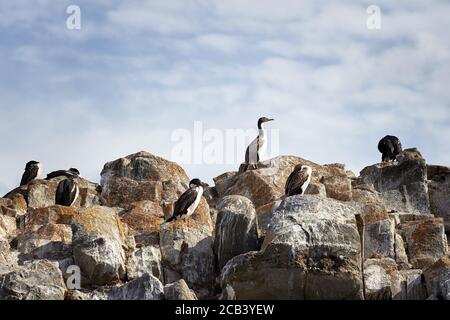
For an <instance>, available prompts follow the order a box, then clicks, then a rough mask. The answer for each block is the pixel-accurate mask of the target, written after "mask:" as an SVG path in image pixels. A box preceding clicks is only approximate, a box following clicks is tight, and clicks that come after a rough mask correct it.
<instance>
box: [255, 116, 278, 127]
mask: <svg viewBox="0 0 450 320" xmlns="http://www.w3.org/2000/svg"><path fill="white" fill-rule="evenodd" d="M273 120H274V119H270V118H267V117H261V118H259V119H258V127H261V125H262V124H263V123H266V122H269V121H273Z"/></svg>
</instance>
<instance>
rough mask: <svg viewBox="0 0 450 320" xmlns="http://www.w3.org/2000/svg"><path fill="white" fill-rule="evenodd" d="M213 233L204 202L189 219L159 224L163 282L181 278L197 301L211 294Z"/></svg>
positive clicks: (213, 275) (213, 265) (213, 264)
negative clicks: (191, 290)
mask: <svg viewBox="0 0 450 320" xmlns="http://www.w3.org/2000/svg"><path fill="white" fill-rule="evenodd" d="M212 231H213V226H212V221H211V217H210V214H209V207H208V204H207V203H206V200H205V199H202V201H201V202H200V204H199V206H198V207H197V209H196V210H195V212H194V213H193V214H192V216H191V217H189V219H186V220H184V219H179V220H176V221H174V222H170V223H166V224H163V225H161V231H160V237H161V239H160V245H161V253H162V262H163V266H164V274H165V282H166V283H171V282H174V281H177V280H179V279H184V280H185V281H186V283H187V284H188V286H189V287H190V288H192V289H193V290H194V291H195V293H196V295H197V296H198V297H199V298H204V297H207V296H209V295H211V294H212V292H213V288H214V283H215V277H216V275H215V256H214V252H213V238H212Z"/></svg>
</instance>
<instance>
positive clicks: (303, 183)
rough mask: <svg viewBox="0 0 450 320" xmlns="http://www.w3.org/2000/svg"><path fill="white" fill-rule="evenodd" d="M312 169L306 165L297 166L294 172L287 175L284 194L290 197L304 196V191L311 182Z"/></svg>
mask: <svg viewBox="0 0 450 320" xmlns="http://www.w3.org/2000/svg"><path fill="white" fill-rule="evenodd" d="M311 175H312V168H311V167H309V166H306V165H301V164H298V165H296V166H295V168H294V171H292V173H291V174H290V175H289V178H288V179H287V181H286V186H285V194H286V197H290V196H293V195H296V194H301V195H303V194H305V191H306V189H307V188H308V186H309V183H310V182H311Z"/></svg>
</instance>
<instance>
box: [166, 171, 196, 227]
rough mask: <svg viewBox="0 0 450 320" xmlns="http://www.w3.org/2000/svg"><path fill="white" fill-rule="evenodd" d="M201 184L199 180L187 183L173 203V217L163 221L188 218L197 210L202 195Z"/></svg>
mask: <svg viewBox="0 0 450 320" xmlns="http://www.w3.org/2000/svg"><path fill="white" fill-rule="evenodd" d="M203 185H204V184H203V183H202V182H201V181H200V179H193V180H191V182H189V189H187V190H186V191H185V192H184V193H183V194H182V195H181V196H180V197H179V198H178V200H177V201H176V202H175V204H174V208H173V215H172V216H171V217H170V218H169V219H167V220H166V221H165V223H166V222H170V221H173V220H176V219H178V218H181V217H182V218H188V217H189V216H190V215H192V214H193V213H194V212H195V209H197V207H198V205H199V203H200V200H201V198H202V195H203Z"/></svg>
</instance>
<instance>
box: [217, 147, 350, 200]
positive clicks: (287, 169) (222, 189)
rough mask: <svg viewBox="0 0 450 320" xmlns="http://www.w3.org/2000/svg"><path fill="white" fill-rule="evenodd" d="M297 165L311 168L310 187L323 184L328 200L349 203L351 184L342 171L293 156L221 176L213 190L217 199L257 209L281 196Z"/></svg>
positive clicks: (281, 157)
mask: <svg viewBox="0 0 450 320" xmlns="http://www.w3.org/2000/svg"><path fill="white" fill-rule="evenodd" d="M297 164H304V165H308V166H310V167H312V168H313V174H312V184H316V185H317V184H323V185H324V186H325V189H326V194H327V195H328V197H332V198H337V199H339V200H350V198H351V184H350V179H349V178H348V176H347V173H346V171H345V170H343V169H342V168H339V167H336V166H320V165H318V164H315V163H313V162H310V161H307V160H304V159H302V158H299V157H293V156H279V157H276V158H274V159H271V160H268V161H264V162H261V163H260V165H259V167H260V169H257V170H250V171H246V172H244V173H240V174H235V173H230V174H225V175H222V176H220V177H218V178H216V179H215V182H216V190H217V192H218V194H219V196H220V197H223V196H228V195H241V196H244V197H247V198H249V199H250V200H251V201H252V202H253V204H254V206H255V208H258V207H261V206H263V205H265V204H267V203H270V202H273V201H276V200H278V199H279V198H281V197H282V196H283V195H284V187H285V184H286V180H287V178H288V177H289V175H290V174H291V172H292V170H293V169H294V167H295V166H296V165H297Z"/></svg>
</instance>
